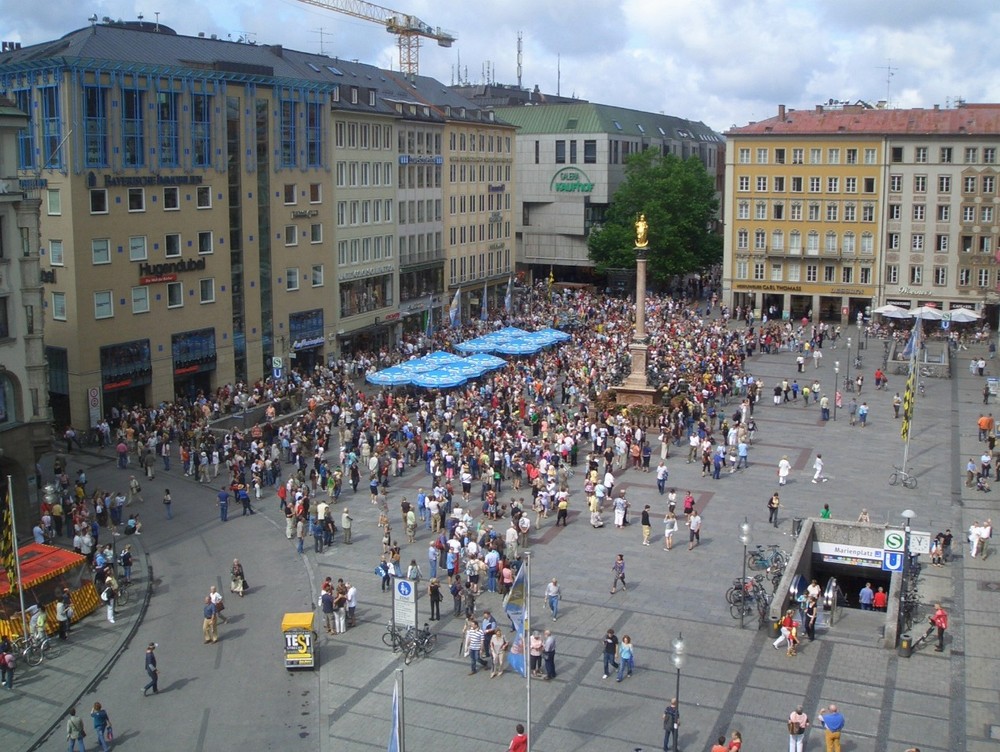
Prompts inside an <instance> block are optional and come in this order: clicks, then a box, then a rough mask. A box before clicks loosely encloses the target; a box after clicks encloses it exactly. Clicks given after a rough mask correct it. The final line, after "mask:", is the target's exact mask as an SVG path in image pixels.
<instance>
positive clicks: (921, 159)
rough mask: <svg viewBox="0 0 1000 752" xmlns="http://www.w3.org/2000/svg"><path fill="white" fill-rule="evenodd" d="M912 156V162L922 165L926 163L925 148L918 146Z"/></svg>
mask: <svg viewBox="0 0 1000 752" xmlns="http://www.w3.org/2000/svg"><path fill="white" fill-rule="evenodd" d="M914 154H915V156H914V158H913V161H914V162H916V163H917V164H924V163H925V162H927V147H926V146H918V147H917V149H916V152H914Z"/></svg>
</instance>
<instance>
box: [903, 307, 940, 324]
mask: <svg viewBox="0 0 1000 752" xmlns="http://www.w3.org/2000/svg"><path fill="white" fill-rule="evenodd" d="M909 313H910V315H911V316H912V317H913V318H915V319H922V320H924V321H940V320H941V319H943V318H944V314H943V313H941V311H939V310H938V309H937V308H932V307H931V306H920V307H919V308H914V309H913V310H912V311H910V312H909Z"/></svg>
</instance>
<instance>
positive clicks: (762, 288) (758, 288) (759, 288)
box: [733, 282, 802, 292]
mask: <svg viewBox="0 0 1000 752" xmlns="http://www.w3.org/2000/svg"><path fill="white" fill-rule="evenodd" d="M733 287H734V288H735V289H737V290H753V291H755V292H802V285H755V284H753V283H748V282H741V283H737V284H736V285H734V286H733Z"/></svg>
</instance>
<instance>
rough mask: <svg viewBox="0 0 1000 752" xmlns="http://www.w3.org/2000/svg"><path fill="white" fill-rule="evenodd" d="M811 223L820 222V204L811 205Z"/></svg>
mask: <svg viewBox="0 0 1000 752" xmlns="http://www.w3.org/2000/svg"><path fill="white" fill-rule="evenodd" d="M809 221H810V222H819V204H809Z"/></svg>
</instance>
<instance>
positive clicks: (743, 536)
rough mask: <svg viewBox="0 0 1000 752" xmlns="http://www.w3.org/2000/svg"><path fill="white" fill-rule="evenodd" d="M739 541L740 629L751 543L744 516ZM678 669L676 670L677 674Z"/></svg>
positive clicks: (741, 627)
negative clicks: (741, 575)
mask: <svg viewBox="0 0 1000 752" xmlns="http://www.w3.org/2000/svg"><path fill="white" fill-rule="evenodd" d="M740 543H742V544H743V578H742V579H741V580H740V629H743V622H744V620H745V618H746V609H745V608H743V605H744V599H745V598H746V596H747V584H746V583H747V546H749V545H750V544H751V543H753V535H752V534H751V533H750V522H749V520H748V519H747V518H746V517H744V518H743V522H742V523H740ZM679 674H680V671H678V675H679Z"/></svg>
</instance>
